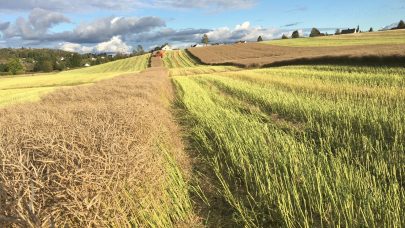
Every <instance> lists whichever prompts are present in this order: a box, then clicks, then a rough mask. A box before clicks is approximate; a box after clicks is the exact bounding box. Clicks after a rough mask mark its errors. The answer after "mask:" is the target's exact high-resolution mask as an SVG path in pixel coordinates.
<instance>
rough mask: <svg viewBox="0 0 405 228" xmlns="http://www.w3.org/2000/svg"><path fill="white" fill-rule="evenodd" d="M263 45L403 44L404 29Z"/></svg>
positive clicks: (273, 42) (292, 40)
mask: <svg viewBox="0 0 405 228" xmlns="http://www.w3.org/2000/svg"><path fill="white" fill-rule="evenodd" d="M263 43H265V44H272V45H281V46H295V47H317V46H348V45H376V44H405V29H401V30H390V31H383V32H365V33H358V34H346V35H339V36H324V37H314V38H300V39H286V40H272V41H266V42H263Z"/></svg>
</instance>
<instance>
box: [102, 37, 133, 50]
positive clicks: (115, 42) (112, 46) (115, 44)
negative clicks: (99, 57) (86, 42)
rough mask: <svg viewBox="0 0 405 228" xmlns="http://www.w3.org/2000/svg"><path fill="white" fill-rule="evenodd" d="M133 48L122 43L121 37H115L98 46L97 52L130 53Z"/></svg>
mask: <svg viewBox="0 0 405 228" xmlns="http://www.w3.org/2000/svg"><path fill="white" fill-rule="evenodd" d="M131 49H132V47H131V46H128V45H127V44H126V43H125V42H124V41H122V39H121V37H120V36H114V37H113V38H112V39H111V40H110V41H107V42H102V43H99V44H97V46H96V47H95V50H96V51H97V52H120V53H130V52H131Z"/></svg>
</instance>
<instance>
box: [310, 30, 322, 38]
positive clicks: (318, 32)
mask: <svg viewBox="0 0 405 228" xmlns="http://www.w3.org/2000/svg"><path fill="white" fill-rule="evenodd" d="M309 36H310V37H316V36H321V32H320V31H319V30H318V29H317V28H312V30H311V34H309Z"/></svg>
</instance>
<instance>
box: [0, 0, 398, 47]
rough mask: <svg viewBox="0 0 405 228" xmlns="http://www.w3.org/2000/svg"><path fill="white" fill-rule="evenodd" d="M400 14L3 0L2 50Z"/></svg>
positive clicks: (185, 2) (384, 2) (174, 39)
mask: <svg viewBox="0 0 405 228" xmlns="http://www.w3.org/2000/svg"><path fill="white" fill-rule="evenodd" d="M401 19H405V0H339V1H336V0H333V1H329V0H305V1H304V0H289V1H279V0H278V1H275V0H268V1H264V0H262V1H261V0H177V1H176V0H69V1H66V0H0V48H1V47H33V48H59V49H62V50H67V51H76V52H82V53H86V52H131V51H132V49H134V48H136V47H137V45H142V46H143V47H144V48H145V49H150V48H153V47H155V46H157V45H161V44H163V43H166V42H168V43H169V44H171V45H172V46H174V47H187V46H189V45H191V44H195V43H199V42H200V41H201V38H202V36H203V34H207V35H208V37H209V39H210V41H211V42H219V43H221V42H234V41H238V40H247V41H254V40H256V39H257V37H258V36H262V37H263V38H264V39H265V40H270V39H277V38H280V37H281V35H282V34H291V33H292V31H294V30H299V31H300V32H301V33H302V34H304V35H305V34H308V32H309V31H310V30H311V28H313V27H316V28H318V29H320V30H321V31H323V32H333V31H334V30H335V29H337V28H349V27H350V28H354V27H357V26H358V25H359V26H360V29H363V30H368V29H369V28H370V27H373V28H374V30H378V29H381V28H383V27H385V26H388V25H391V24H393V23H397V22H399V20H401Z"/></svg>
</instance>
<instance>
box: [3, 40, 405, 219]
mask: <svg viewBox="0 0 405 228" xmlns="http://www.w3.org/2000/svg"><path fill="white" fill-rule="evenodd" d="M359 47H360V49H357V52H356V53H357V54H356V55H359V56H360V57H362V56H361V55H363V54H364V53H363V52H362V51H365V52H367V51H369V50H368V49H366V48H364V49H361V48H362V47H366V46H359ZM375 47H379V48H381V49H380V50H379V51H380V52H379V53H386V54H387V57H388V56H390V55H391V54H392V53H394V52H398V53H399V52H401V50H402V49H401V48H405V46H404V45H398V46H393V45H391V46H390V45H383V46H378V45H377V46H375ZM394 47H397V48H394ZM322 48H323V47H322ZM328 48H329V49H328V50H336V51H338V50H342V49H341V48H339V47H328ZM350 48H353V47H352V46H350V47H349V46H348V47H345V48H343V50H346V51H347V50H349V49H350ZM298 49H299V50H313V49H312V48H308V47H299V48H298ZM298 49H297V47H281V46H272V45H265V44H240V45H229V46H216V47H207V48H194V49H190V52H191V53H192V54H193V55H195V56H199V55H200V56H199V57H198V58H200V59H201V62H203V63H205V62H207V63H211V64H220V63H228V64H235V65H240V66H245V67H246V66H251V65H249V64H250V62H252V63H253V64H256V65H255V66H260V64H258V62H260V61H262V62H261V64H268V63H269V62H268V61H270V59H273V60H271V61H274V59H278V60H280V59H281V60H280V61H287V60H291V59H286V56H288V58H293V57H294V55H297V56H300V55H301V51H299V52H298V53H300V54H296V52H295V51H297V50H298ZM292 50H294V52H292ZM372 50H374V49H372ZM375 50H377V49H375ZM375 50H374V51H375ZM278 51H279V52H278ZM385 51H386V52H385ZM229 52H231V53H229ZM283 53H284V54H283ZM308 53H310V52H308ZM308 53H307V54H308ZM311 53H312V52H311ZM313 53H314V54H313V56H311V55H309V56H311V57H310V58H308V61H313V60H314V56H318V55H319V52H313ZM390 53H391V54H390ZM258 56H259V57H258ZM260 56H262V57H260ZM318 57H319V58H323V57H322V55H319V56H318ZM363 57H364V56H363ZM391 57H392V56H391ZM148 58H149V55H145V56H141V57H136V58H131V59H127V60H122V61H117V62H113V63H109V64H105V65H100V66H96V67H91V68H85V69H80V70H75V71H69V72H64V73H60V74H55V75H39V76H32V77H27V76H25V77H15V78H2V79H0V105H3V107H2V108H0V135H2V137H1V138H0V161H1V163H0V170H1V171H0V205H1V207H0V227H3V226H4V227H8V226H17V227H44V226H53V225H55V226H56V227H403V226H405V220H404V218H405V177H404V175H405V166H404V164H405V154H404V151H405V115H404V112H405V103H404V100H405V68H403V67H395V66H359V65H336V64H337V63H334V64H333V65H327V64H317V65H315V64H313V65H294V66H283V67H272V68H261V69H250V70H247V69H244V68H240V67H236V66H229V65H204V64H203V63H201V62H200V61H199V60H196V58H194V57H192V56H191V55H190V54H189V53H188V52H187V51H170V52H166V56H165V57H164V58H163V59H160V58H157V57H156V58H152V59H150V61H149V59H148ZM204 58H205V60H206V61H205V60H204ZM395 58H397V57H394V59H392V60H394V61H395V60H398V59H395ZM330 60H334V59H330ZM209 61H211V62H209ZM244 61H245V63H247V62H249V64H247V65H244V64H245V63H243V62H244ZM294 61H295V60H294ZM148 63H150V66H151V68H149V69H147V70H144V69H145V68H146V67H147V65H148ZM242 63H243V64H242ZM138 71H142V72H138ZM118 75H121V76H119V77H115V76H118ZM101 79H105V80H101ZM82 85H86V86H82ZM51 91H53V92H52V93H50V92H51ZM9 94H10V95H9ZM13 96H14V97H13ZM7 97H8V99H7ZM17 101H18V102H21V101H37V102H35V103H32V102H27V103H22V104H15V105H9V104H12V103H15V102H17Z"/></svg>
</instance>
